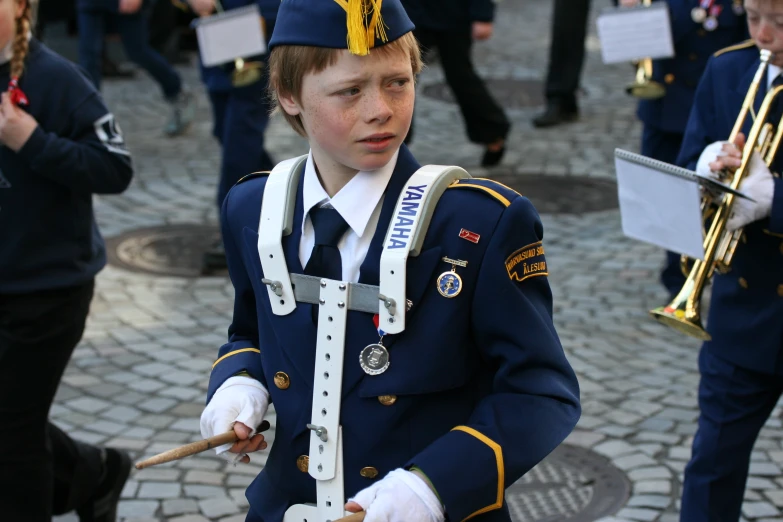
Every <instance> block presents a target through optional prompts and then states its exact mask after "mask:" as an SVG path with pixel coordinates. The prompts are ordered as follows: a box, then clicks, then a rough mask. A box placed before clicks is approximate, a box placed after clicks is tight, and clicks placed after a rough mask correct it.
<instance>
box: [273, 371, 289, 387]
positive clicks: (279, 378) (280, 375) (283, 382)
mask: <svg viewBox="0 0 783 522" xmlns="http://www.w3.org/2000/svg"><path fill="white" fill-rule="evenodd" d="M275 386H277V387H278V388H280V389H281V390H287V389H288V387H289V386H291V379H290V378H289V377H288V374H286V373H284V372H277V373H276V374H275Z"/></svg>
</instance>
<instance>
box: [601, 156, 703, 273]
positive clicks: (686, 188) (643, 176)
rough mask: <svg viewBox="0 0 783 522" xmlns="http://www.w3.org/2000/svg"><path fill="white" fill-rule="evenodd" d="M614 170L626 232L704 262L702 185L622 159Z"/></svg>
mask: <svg viewBox="0 0 783 522" xmlns="http://www.w3.org/2000/svg"><path fill="white" fill-rule="evenodd" d="M615 168H616V170H617V192H618V197H619V200H620V217H621V219H622V226H623V233H624V234H625V235H626V236H628V237H631V238H634V239H638V240H640V241H644V242H645V243H651V244H653V245H657V246H659V247H662V248H666V249H668V250H671V251H673V252H678V253H680V254H685V255H688V256H690V257H693V258H698V259H704V245H703V241H704V237H703V236H704V233H703V230H702V215H701V208H700V206H701V190H700V189H699V184H698V183H696V182H695V180H689V179H686V178H682V177H679V176H675V175H672V174H667V173H664V172H660V171H658V170H655V169H653V168H651V167H646V166H644V165H639V164H637V163H633V162H630V161H627V160H624V159H622V158H615Z"/></svg>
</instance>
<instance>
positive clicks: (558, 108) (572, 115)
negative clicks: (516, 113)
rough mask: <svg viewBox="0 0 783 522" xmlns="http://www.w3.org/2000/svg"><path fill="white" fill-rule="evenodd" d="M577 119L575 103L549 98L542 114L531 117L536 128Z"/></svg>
mask: <svg viewBox="0 0 783 522" xmlns="http://www.w3.org/2000/svg"><path fill="white" fill-rule="evenodd" d="M578 119H579V108H578V107H577V106H576V104H575V103H574V104H567V103H562V102H559V101H555V100H550V101H549V102H548V103H547V105H546V110H545V111H544V112H543V114H540V115H539V116H536V117H535V118H533V126H534V127H538V128H543V127H553V126H555V125H559V124H561V123H568V122H572V121H576V120H578Z"/></svg>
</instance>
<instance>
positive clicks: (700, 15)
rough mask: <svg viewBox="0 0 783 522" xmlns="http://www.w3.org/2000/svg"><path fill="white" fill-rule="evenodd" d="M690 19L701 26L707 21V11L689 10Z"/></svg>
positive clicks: (699, 8)
mask: <svg viewBox="0 0 783 522" xmlns="http://www.w3.org/2000/svg"><path fill="white" fill-rule="evenodd" d="M691 19H692V20H693V21H694V22H696V23H697V24H701V23H703V22H704V20H706V19H707V10H706V9H704V8H703V7H694V8H693V9H691Z"/></svg>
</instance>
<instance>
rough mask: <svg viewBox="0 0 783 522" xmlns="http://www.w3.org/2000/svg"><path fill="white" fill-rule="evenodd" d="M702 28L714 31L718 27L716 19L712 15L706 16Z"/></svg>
mask: <svg viewBox="0 0 783 522" xmlns="http://www.w3.org/2000/svg"><path fill="white" fill-rule="evenodd" d="M704 28H705V29H706V30H708V31H714V30H715V29H717V28H718V19H717V18H715V17H714V16H710V17H708V18H707V19H706V20H704Z"/></svg>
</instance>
